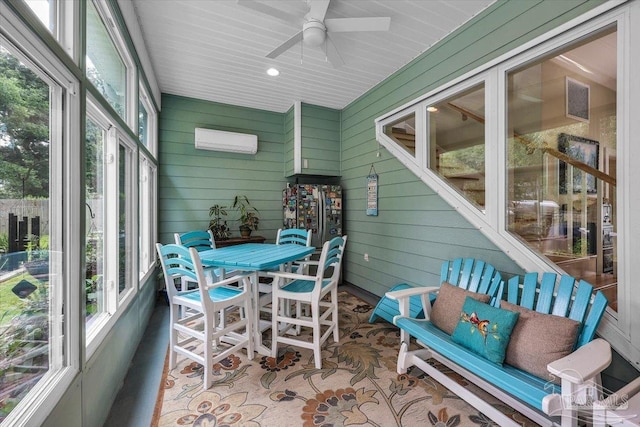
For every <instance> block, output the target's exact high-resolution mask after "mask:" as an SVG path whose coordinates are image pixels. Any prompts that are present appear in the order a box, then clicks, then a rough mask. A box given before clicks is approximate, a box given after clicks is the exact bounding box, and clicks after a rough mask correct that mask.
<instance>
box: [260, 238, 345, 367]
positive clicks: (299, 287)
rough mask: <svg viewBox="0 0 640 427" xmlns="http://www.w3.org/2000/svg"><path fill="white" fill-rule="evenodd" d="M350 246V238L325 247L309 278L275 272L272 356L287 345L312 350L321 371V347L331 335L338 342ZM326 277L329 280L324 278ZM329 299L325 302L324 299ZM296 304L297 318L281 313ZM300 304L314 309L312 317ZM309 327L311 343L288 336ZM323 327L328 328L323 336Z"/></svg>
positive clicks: (328, 243)
mask: <svg viewBox="0 0 640 427" xmlns="http://www.w3.org/2000/svg"><path fill="white" fill-rule="evenodd" d="M346 243H347V236H342V237H334V238H333V239H331V240H330V241H328V242H325V244H324V245H323V247H322V253H321V254H320V260H319V264H318V269H317V272H316V274H315V275H313V276H309V275H305V274H298V273H292V272H286V271H282V272H273V273H270V274H271V275H272V276H273V277H274V284H273V289H272V303H271V306H272V309H273V310H272V316H271V319H272V325H271V333H272V340H271V343H272V344H271V355H272V356H273V357H277V356H278V354H277V353H278V344H286V345H292V346H298V347H303V348H309V349H312V350H313V355H314V362H315V367H316V369H321V368H322V350H321V346H322V344H323V343H324V342H325V341H326V340H327V338H328V337H329V336H330V335H333V341H334V342H338V340H339V339H340V333H339V329H338V282H339V279H340V266H341V264H342V256H343V254H344V248H345V245H346ZM325 276H326V277H325ZM326 296H328V297H329V298H328V299H326V298H325V297H326ZM289 301H292V302H295V303H296V310H295V311H296V312H295V315H291V314H290V313H288V310H280V304H283V303H284V304H288V302H289ZM301 303H304V304H308V305H309V306H310V307H311V314H310V315H304V314H303V313H302V309H301ZM298 326H300V327H310V328H312V330H313V333H312V341H311V342H309V341H308V340H307V339H299V338H297V337H295V336H292V335H288V332H289V329H291V328H296V327H298ZM321 326H323V327H326V330H325V332H324V333H322V330H321Z"/></svg>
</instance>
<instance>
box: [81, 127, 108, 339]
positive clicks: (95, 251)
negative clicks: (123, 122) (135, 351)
mask: <svg viewBox="0 0 640 427" xmlns="http://www.w3.org/2000/svg"><path fill="white" fill-rule="evenodd" d="M104 141H105V131H104V130H103V129H102V128H101V127H99V126H98V125H97V124H95V123H94V122H93V121H92V120H91V119H87V135H86V144H85V153H86V158H85V171H86V172H85V173H86V181H85V182H86V200H85V201H86V204H85V218H86V236H85V245H86V246H85V277H84V280H85V286H84V291H85V303H86V307H85V313H86V320H85V321H86V322H87V326H90V325H91V323H92V320H93V319H94V318H95V316H96V315H98V314H100V313H103V312H104V311H105V305H104V292H105V289H104V162H103V157H104ZM88 329H89V328H87V330H88Z"/></svg>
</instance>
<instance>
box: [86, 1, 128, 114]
mask: <svg viewBox="0 0 640 427" xmlns="http://www.w3.org/2000/svg"><path fill="white" fill-rule="evenodd" d="M97 4H99V5H101V3H97ZM107 11H108V7H106V6H101V7H100V8H98V7H96V3H94V2H93V1H88V2H87V56H86V66H87V69H86V73H87V78H88V79H89V81H91V83H93V85H94V86H95V88H96V89H98V91H99V92H100V93H101V94H102V96H104V98H105V99H106V100H107V102H108V103H109V104H110V105H111V106H112V107H113V109H114V110H115V111H116V112H117V113H118V115H120V117H122V119H123V120H125V121H126V122H127V123H132V122H133V120H131V119H130V118H129V117H128V115H129V114H130V112H131V110H133V108H132V107H131V103H130V102H129V97H130V96H131V95H130V94H131V92H132V86H133V85H132V84H131V83H130V78H129V77H130V76H129V75H130V74H133V73H132V71H131V69H132V68H133V67H132V65H131V60H130V59H129V58H128V56H127V55H126V54H125V53H124V52H126V50H125V49H124V48H121V47H120V46H121V43H119V37H117V36H116V35H117V31H116V30H115V26H114V24H113V19H112V18H111V17H109V16H105V17H104V18H103V16H104V15H107ZM101 12H102V13H103V14H101ZM107 23H108V24H107ZM109 29H111V30H112V31H113V33H110V31H109Z"/></svg>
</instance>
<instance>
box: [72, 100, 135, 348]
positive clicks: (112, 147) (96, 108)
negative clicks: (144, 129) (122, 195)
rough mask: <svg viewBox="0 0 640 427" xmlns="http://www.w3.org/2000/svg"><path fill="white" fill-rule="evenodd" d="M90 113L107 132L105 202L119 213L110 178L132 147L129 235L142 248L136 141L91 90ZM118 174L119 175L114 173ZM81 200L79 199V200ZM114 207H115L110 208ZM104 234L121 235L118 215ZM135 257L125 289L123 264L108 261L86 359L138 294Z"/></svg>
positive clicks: (114, 245)
mask: <svg viewBox="0 0 640 427" xmlns="http://www.w3.org/2000/svg"><path fill="white" fill-rule="evenodd" d="M87 116H88V117H89V118H90V119H91V120H92V121H94V122H96V124H98V125H99V126H100V127H102V128H103V129H105V130H106V131H107V135H106V139H105V141H104V147H105V158H104V163H105V164H104V168H105V189H104V192H105V194H104V204H105V207H110V206H115V207H116V208H115V209H116V211H117V212H119V207H118V204H119V197H118V194H119V191H120V190H119V183H118V181H117V180H112V179H108V177H113V176H116V177H117V176H119V168H118V167H119V165H118V162H119V155H118V153H119V149H120V145H121V144H123V145H124V146H125V147H126V149H127V150H130V151H131V152H130V153H129V155H130V168H129V170H127V172H126V175H128V176H127V178H126V185H127V186H128V187H129V188H128V190H129V191H130V193H127V198H126V201H127V204H128V208H127V211H126V216H127V231H128V232H127V235H126V238H127V239H128V244H129V245H130V247H135V248H137V247H138V226H137V218H138V212H137V210H136V206H137V205H138V203H137V200H138V192H137V181H138V174H137V171H138V168H137V161H136V158H137V157H136V156H135V155H134V153H135V146H136V143H135V142H134V141H133V140H132V139H131V138H129V136H128V133H127V132H125V131H122V130H121V129H119V128H118V125H117V121H116V120H114V119H111V118H109V114H108V113H107V112H106V111H105V110H104V108H103V107H102V105H101V104H100V103H99V102H97V101H96V100H95V98H94V97H93V96H91V95H90V94H88V93H87ZM114 174H115V175H114ZM78 203H79V202H78ZM109 209H111V208H109ZM104 219H105V224H104V234H105V236H118V233H119V225H118V215H105V218H104ZM104 252H105V254H107V253H115V254H118V253H119V247H118V238H105V247H104ZM137 253H138V252H137V251H136V252H135V254H136V256H133V253H132V251H128V253H127V256H128V257H129V260H128V262H129V265H130V271H129V275H128V277H127V288H126V289H125V290H123V291H122V292H118V277H119V274H118V267H119V263H118V262H116V263H108V264H105V266H104V271H103V274H104V286H105V287H107V291H106V292H105V295H104V307H105V311H104V312H103V313H101V314H98V315H97V316H96V317H95V318H94V319H93V320H92V322H91V327H90V328H88V329H87V331H86V341H85V343H86V359H87V360H88V359H90V358H91V357H92V356H93V354H94V353H95V351H96V350H97V349H98V347H99V346H100V344H101V343H102V341H104V339H105V337H106V336H107V335H108V334H109V332H110V330H111V328H112V327H113V325H114V324H115V323H116V322H117V321H118V319H119V318H120V316H121V315H122V313H124V311H125V310H126V309H127V307H128V306H129V304H130V303H131V301H133V298H134V296H135V295H136V293H137V289H138V286H137V283H138V280H139V279H138V260H137V258H138V257H137Z"/></svg>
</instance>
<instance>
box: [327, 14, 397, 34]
mask: <svg viewBox="0 0 640 427" xmlns="http://www.w3.org/2000/svg"><path fill="white" fill-rule="evenodd" d="M324 25H325V26H326V27H327V31H331V32H333V33H343V32H349V31H389V26H390V25H391V18H389V17H388V16H386V17H379V18H377V17H376V18H335V19H325V20H324Z"/></svg>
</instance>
